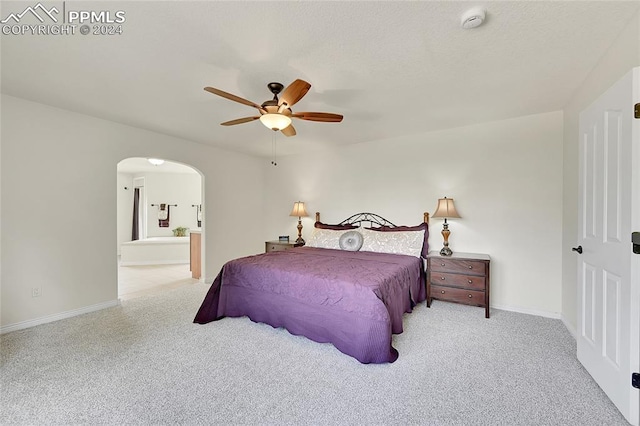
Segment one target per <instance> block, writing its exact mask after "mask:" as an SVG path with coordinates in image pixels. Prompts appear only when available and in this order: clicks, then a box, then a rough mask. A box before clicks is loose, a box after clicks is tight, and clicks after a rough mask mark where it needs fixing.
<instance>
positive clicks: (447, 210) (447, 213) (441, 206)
mask: <svg viewBox="0 0 640 426" xmlns="http://www.w3.org/2000/svg"><path fill="white" fill-rule="evenodd" d="M431 217H436V218H439V217H441V218H444V224H443V225H442V238H444V246H443V247H442V250H440V256H451V255H452V254H453V252H452V251H451V249H450V248H449V235H450V234H451V232H450V231H449V224H448V223H447V218H452V217H460V215H459V214H458V212H457V211H456V206H455V205H454V204H453V198H447V197H444V198H440V199H438V207H436V211H435V213H433V215H432V216H431Z"/></svg>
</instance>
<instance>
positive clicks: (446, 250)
mask: <svg viewBox="0 0 640 426" xmlns="http://www.w3.org/2000/svg"><path fill="white" fill-rule="evenodd" d="M452 254H453V252H452V251H451V249H450V248H449V247H442V250H440V256H451V255H452Z"/></svg>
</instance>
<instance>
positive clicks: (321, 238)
mask: <svg viewBox="0 0 640 426" xmlns="http://www.w3.org/2000/svg"><path fill="white" fill-rule="evenodd" d="M349 231H350V229H346V230H344V231H338V230H335V229H321V228H313V233H312V234H311V238H309V240H308V241H307V242H306V244H305V245H306V246H307V247H318V248H328V249H336V250H340V237H341V236H342V234H344V233H345V232H349Z"/></svg>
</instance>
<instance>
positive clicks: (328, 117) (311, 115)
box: [291, 112, 343, 123]
mask: <svg viewBox="0 0 640 426" xmlns="http://www.w3.org/2000/svg"><path fill="white" fill-rule="evenodd" d="M291 117H294V118H300V119H302V120H309V121H321V122H324V123H339V122H341V121H342V118H343V117H342V115H340V114H332V113H329V112H297V113H295V114H291Z"/></svg>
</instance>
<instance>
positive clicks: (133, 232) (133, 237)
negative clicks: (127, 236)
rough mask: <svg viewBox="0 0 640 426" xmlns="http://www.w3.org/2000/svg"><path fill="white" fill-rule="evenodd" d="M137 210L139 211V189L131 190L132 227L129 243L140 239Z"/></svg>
mask: <svg viewBox="0 0 640 426" xmlns="http://www.w3.org/2000/svg"><path fill="white" fill-rule="evenodd" d="M139 209H140V188H134V190H133V225H132V226H131V241H135V240H139V239H140V224H139V219H138V218H139Z"/></svg>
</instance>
